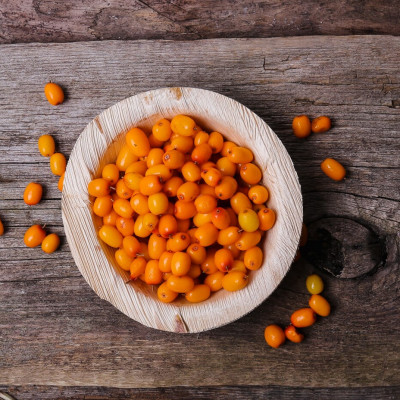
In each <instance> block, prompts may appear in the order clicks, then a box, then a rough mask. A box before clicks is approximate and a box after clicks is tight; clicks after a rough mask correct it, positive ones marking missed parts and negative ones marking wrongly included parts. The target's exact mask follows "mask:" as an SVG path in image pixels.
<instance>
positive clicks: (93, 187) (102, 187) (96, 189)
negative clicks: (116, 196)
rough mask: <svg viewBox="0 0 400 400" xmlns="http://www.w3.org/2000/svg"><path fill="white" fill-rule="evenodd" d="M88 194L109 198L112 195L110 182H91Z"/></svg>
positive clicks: (96, 180) (97, 180) (101, 180)
mask: <svg viewBox="0 0 400 400" xmlns="http://www.w3.org/2000/svg"><path fill="white" fill-rule="evenodd" d="M88 192H89V194H90V195H91V196H95V197H101V196H107V195H108V194H110V182H108V181H106V180H105V179H103V178H98V179H93V180H92V181H90V182H89V185H88Z"/></svg>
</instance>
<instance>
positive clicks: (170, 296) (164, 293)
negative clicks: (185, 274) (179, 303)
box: [157, 282, 178, 303]
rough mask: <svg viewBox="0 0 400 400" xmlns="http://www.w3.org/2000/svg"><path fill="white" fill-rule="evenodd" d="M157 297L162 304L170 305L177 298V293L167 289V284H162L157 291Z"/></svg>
mask: <svg viewBox="0 0 400 400" xmlns="http://www.w3.org/2000/svg"><path fill="white" fill-rule="evenodd" d="M157 297H158V299H159V300H160V301H162V302H163V303H171V302H173V301H174V300H175V299H176V298H177V297H178V293H177V292H174V291H172V290H171V289H169V288H168V283H167V282H163V283H162V284H161V285H160V286H159V287H158V289H157Z"/></svg>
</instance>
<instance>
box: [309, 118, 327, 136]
mask: <svg viewBox="0 0 400 400" xmlns="http://www.w3.org/2000/svg"><path fill="white" fill-rule="evenodd" d="M329 129H331V120H330V118H328V117H325V116H324V115H323V116H321V117H317V118H314V119H313V120H312V122H311V130H312V131H313V132H314V133H322V132H326V131H329Z"/></svg>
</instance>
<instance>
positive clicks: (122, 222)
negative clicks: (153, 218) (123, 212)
mask: <svg viewBox="0 0 400 400" xmlns="http://www.w3.org/2000/svg"><path fill="white" fill-rule="evenodd" d="M115 227H116V228H117V229H118V232H120V233H121V235H122V236H124V237H125V236H132V235H133V232H134V230H135V221H134V220H133V218H124V217H118V218H117V221H116V223H115Z"/></svg>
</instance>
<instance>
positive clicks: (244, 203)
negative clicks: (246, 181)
mask: <svg viewBox="0 0 400 400" xmlns="http://www.w3.org/2000/svg"><path fill="white" fill-rule="evenodd" d="M230 203H231V207H232V209H233V211H235V213H236V214H240V213H241V212H242V211H244V210H246V209H247V208H251V201H250V200H249V198H248V197H247V196H246V195H245V194H244V193H241V192H238V193H235V194H234V195H233V196H232V197H231V199H230Z"/></svg>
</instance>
